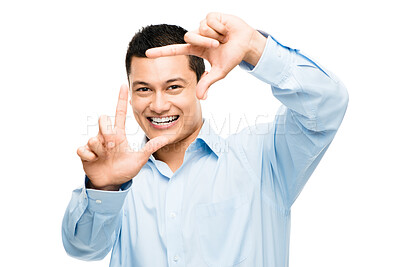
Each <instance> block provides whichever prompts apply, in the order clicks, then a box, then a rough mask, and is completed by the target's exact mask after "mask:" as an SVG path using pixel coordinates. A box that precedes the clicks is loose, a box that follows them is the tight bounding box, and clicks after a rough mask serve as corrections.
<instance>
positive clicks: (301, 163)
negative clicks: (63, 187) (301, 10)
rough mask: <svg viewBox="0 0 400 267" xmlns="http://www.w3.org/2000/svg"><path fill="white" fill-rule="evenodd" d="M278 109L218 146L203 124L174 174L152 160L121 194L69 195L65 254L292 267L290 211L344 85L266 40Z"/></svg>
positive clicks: (336, 115) (138, 261) (257, 70)
mask: <svg viewBox="0 0 400 267" xmlns="http://www.w3.org/2000/svg"><path fill="white" fill-rule="evenodd" d="M241 67H242V68H243V69H245V70H246V71H248V72H249V73H251V74H252V75H254V76H255V77H257V78H259V79H260V80H262V81H264V82H265V83H268V84H270V85H271V88H272V92H273V95H274V96H275V97H276V98H277V99H278V100H279V101H281V102H282V104H283V105H282V107H281V109H280V110H279V112H278V114H277V115H276V117H275V120H274V121H273V122H272V123H268V124H260V125H255V126H252V127H249V128H245V129H244V130H242V131H241V132H239V133H237V134H234V135H231V136H229V137H228V138H226V139H224V138H222V137H220V136H219V135H217V134H216V133H215V132H214V131H213V129H212V128H211V127H210V124H209V122H208V121H207V120H205V122H204V123H203V126H202V129H201V131H200V133H199V135H198V136H197V138H196V140H195V141H194V142H193V143H192V144H191V145H190V146H189V147H188V149H187V151H186V152H185V157H184V161H183V164H182V166H181V167H180V168H179V169H178V170H177V171H176V172H175V173H174V172H172V171H171V170H170V168H169V167H168V165H167V164H166V163H164V162H162V161H159V160H157V159H155V158H154V157H153V156H151V157H150V159H149V160H148V162H147V163H146V164H145V165H144V167H143V168H142V169H141V171H140V172H139V174H138V175H137V176H136V177H134V178H133V179H132V181H131V182H128V183H126V184H124V185H123V186H122V188H121V190H120V191H116V192H109V191H100V190H93V189H86V188H85V186H83V187H82V188H79V189H77V190H75V191H73V194H72V199H71V201H70V204H69V206H68V207H67V210H66V213H65V216H64V220H63V225H62V235H63V243H64V247H65V249H66V251H67V253H68V254H69V255H71V256H73V257H76V258H79V259H83V260H98V259H102V258H104V257H105V256H106V255H107V254H108V253H109V252H110V251H111V250H112V252H111V253H112V254H111V261H110V266H112V267H116V266H127V267H163V266H170V267H175V266H176V267H178V266H179V267H183V266H191V267H202V266H210V267H222V266H223V267H227V266H235V267H239V266H246V267H261V266H268V267H284V266H288V249H289V233H290V208H291V206H292V204H293V202H294V201H295V199H296V198H297V196H298V194H299V193H300V191H301V190H302V188H303V186H304V185H305V183H306V182H307V180H308V178H309V177H310V175H311V174H312V172H313V171H314V169H315V167H316V166H317V164H318V162H319V161H320V160H321V158H322V156H323V154H324V153H325V151H326V150H327V148H328V146H329V144H330V143H331V141H332V139H333V137H334V135H335V133H336V131H337V129H338V127H339V125H340V123H341V121H342V119H343V116H344V114H345V110H346V107H347V103H348V95H347V91H346V89H345V87H344V86H343V84H342V83H341V82H340V81H339V80H338V79H337V78H336V77H335V76H334V75H333V74H332V73H330V72H329V71H327V70H325V69H323V68H322V67H321V66H319V65H318V64H316V63H315V62H314V61H312V60H311V59H309V58H308V57H306V56H304V55H303V54H302V53H300V51H298V50H295V49H291V48H289V47H286V46H283V45H281V44H279V43H278V42H277V41H276V40H275V39H274V38H273V37H272V36H269V37H268V38H267V44H266V47H265V50H264V52H263V54H262V57H261V58H260V60H259V62H258V64H257V65H256V66H251V65H249V64H247V63H246V62H242V63H241Z"/></svg>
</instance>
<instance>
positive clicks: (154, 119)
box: [150, 116, 178, 125]
mask: <svg viewBox="0 0 400 267" xmlns="http://www.w3.org/2000/svg"><path fill="white" fill-rule="evenodd" d="M177 118H178V116H169V117H162V118H159V117H150V120H151V122H152V123H154V124H157V125H165V124H168V123H171V122H172V121H174V120H176V119H177Z"/></svg>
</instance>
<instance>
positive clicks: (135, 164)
mask: <svg viewBox="0 0 400 267" xmlns="http://www.w3.org/2000/svg"><path fill="white" fill-rule="evenodd" d="M127 106H128V87H127V86H126V85H123V86H121V90H120V93H119V98H118V104H117V110H116V114H115V123H114V127H112V123H111V119H110V118H109V117H108V116H105V115H103V116H101V117H100V119H99V133H98V135H97V136H96V137H92V138H90V139H89V141H88V143H87V144H86V145H85V146H82V147H79V148H78V151H77V153H78V156H79V157H80V158H81V160H82V164H83V169H84V170H85V173H86V175H87V176H88V177H89V179H90V182H91V187H93V188H94V189H100V190H110V191H111V190H119V188H120V186H121V185H122V184H123V183H125V182H128V181H129V180H131V179H132V178H133V177H135V176H136V175H137V174H138V173H139V171H140V169H141V168H142V167H143V165H144V164H146V162H147V160H148V159H149V157H150V156H151V154H153V153H154V152H156V151H157V150H158V149H160V148H161V147H163V146H165V145H166V144H168V142H169V139H168V138H167V137H166V136H158V137H156V138H153V139H151V140H150V141H148V142H147V143H146V145H145V146H144V147H143V148H142V149H141V150H140V151H133V150H132V149H131V147H130V146H129V144H128V141H127V139H126V134H125V120H126V111H127Z"/></svg>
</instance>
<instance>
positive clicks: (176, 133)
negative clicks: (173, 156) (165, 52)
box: [129, 56, 202, 144]
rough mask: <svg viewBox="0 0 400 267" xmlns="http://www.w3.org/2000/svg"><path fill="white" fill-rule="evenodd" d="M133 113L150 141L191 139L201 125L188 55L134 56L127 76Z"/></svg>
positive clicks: (175, 142)
mask: <svg viewBox="0 0 400 267" xmlns="http://www.w3.org/2000/svg"><path fill="white" fill-rule="evenodd" d="M129 82H130V86H129V87H130V90H131V92H132V98H131V101H130V103H131V105H132V109H133V114H134V116H135V118H136V121H137V122H138V123H139V125H140V127H141V128H142V129H143V131H144V132H145V133H146V135H147V137H148V138H149V139H152V138H154V137H156V136H160V135H169V136H172V137H173V138H172V143H174V144H177V143H179V142H182V141H185V140H192V139H193V140H194V139H195V137H196V136H197V133H198V131H199V130H200V128H201V125H202V114H201V106H200V102H199V100H198V99H197V97H196V85H197V79H196V74H195V72H194V71H193V70H191V69H190V68H189V60H188V57H187V56H174V57H162V58H157V59H149V58H143V57H133V58H132V61H131V71H130V75H129Z"/></svg>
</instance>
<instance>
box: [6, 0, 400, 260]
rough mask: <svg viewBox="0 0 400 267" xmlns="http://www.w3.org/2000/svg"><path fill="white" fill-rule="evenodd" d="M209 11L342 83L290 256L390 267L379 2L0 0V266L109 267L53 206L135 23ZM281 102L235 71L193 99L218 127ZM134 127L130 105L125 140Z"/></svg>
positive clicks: (389, 36)
mask: <svg viewBox="0 0 400 267" xmlns="http://www.w3.org/2000/svg"><path fill="white" fill-rule="evenodd" d="M210 11H220V12H224V13H231V14H235V15H237V16H239V17H241V18H243V19H244V20H245V21H246V22H248V23H249V24H250V25H251V26H253V27H254V28H257V29H262V30H265V31H266V32H268V33H270V34H272V35H274V36H275V37H276V39H278V40H279V41H280V42H281V43H283V44H286V45H288V46H291V47H293V48H298V49H300V50H301V51H304V52H305V53H306V54H307V55H310V56H311V57H313V58H314V59H316V61H317V62H319V63H320V64H322V65H323V66H325V67H327V68H328V69H330V70H331V71H333V72H334V73H335V74H337V76H339V77H340V78H341V79H342V81H343V82H344V83H345V84H346V86H347V88H348V91H349V94H350V104H349V108H348V112H347V114H346V117H345V119H344V122H343V124H342V127H341V129H340V130H339V132H338V134H337V136H336V139H335V140H334V141H333V143H332V145H331V147H330V149H329V150H328V152H327V153H326V155H325V157H324V159H323V160H322V162H321V164H320V165H319V167H318V168H317V170H316V171H315V173H314V175H313V176H312V177H311V179H310V181H309V183H308V184H307V185H306V187H305V189H304V190H303V192H302V194H301V195H300V197H299V198H298V199H297V201H296V203H295V204H294V206H293V209H292V233H291V245H290V250H291V251H290V266H291V267H303V266H307V267H312V266H315V267H320V266H326V267H327V266H334V267H337V266H351V267H353V266H364V267H365V266H374V267H376V266H385V267H391V266H397V267H398V266H400V256H399V251H400V230H399V228H400V215H399V213H400V209H399V204H400V194H399V189H400V182H399V178H400V174H399V170H398V166H399V164H400V162H399V159H400V157H399V154H398V151H399V149H400V142H399V126H398V124H399V122H400V120H399V115H400V112H399V99H398V98H399V96H400V94H399V90H400V88H399V85H398V83H397V80H398V79H397V78H396V77H398V73H399V71H400V68H399V65H398V62H399V60H400V56H399V47H400V42H399V37H398V36H399V30H398V25H400V23H399V22H400V21H399V19H398V7H397V6H396V4H395V1H387V0H381V1H349V0H347V1H345V0H337V1H317V0H305V1H289V0H288V1H282V0H281V1H277V0H276V1H268V0H265V1H253V0H246V1H237V2H236V1H232V0H230V1H216V0H203V1H181V2H179V1H168V0H166V1H132V0H131V1H27V0H26V1H2V2H1V4H0V108H1V113H0V116H1V125H0V127H1V128H0V129H1V130H0V135H1V136H0V137H1V139H0V142H1V146H0V147H1V150H0V151H1V156H2V157H1V161H0V162H1V163H0V164H1V168H0V178H1V180H0V186H1V187H0V188H1V189H0V190H1V193H0V205H1V209H0V210H1V219H0V231H1V233H0V243H1V250H0V253H1V257H0V265H1V266H86V267H89V266H108V260H109V256H107V257H106V259H105V260H103V261H101V262H93V263H92V262H81V261H78V260H75V259H72V258H70V257H69V256H67V255H66V253H65V252H64V249H63V247H62V242H61V221H62V217H63V214H64V211H65V208H66V206H67V204H68V201H69V199H70V196H71V192H72V190H73V189H74V188H76V187H78V186H80V185H81V184H82V183H83V170H82V167H81V163H80V160H79V158H78V156H77V155H76V149H77V147H78V146H80V145H83V144H85V143H86V141H87V139H88V138H89V137H90V136H93V135H95V134H96V131H97V129H96V127H97V126H96V124H97V118H98V116H99V115H101V114H107V115H110V116H113V115H114V110H115V105H116V100H117V96H118V91H119V86H120V85H121V84H122V83H125V82H126V78H125V77H126V76H125V69H124V57H125V52H126V48H127V45H128V42H129V41H130V39H131V37H132V36H133V34H134V33H135V32H136V31H137V30H138V29H139V28H140V27H142V26H145V25H148V24H157V23H170V24H178V25H181V26H183V27H185V28H187V29H189V30H191V29H194V28H196V27H197V26H198V23H199V22H200V20H201V19H203V18H204V17H205V15H206V14H207V13H208V12H210ZM278 104H279V103H277V101H276V100H274V99H273V98H272V95H271V93H270V90H269V87H268V86H265V85H264V84H262V83H261V82H259V81H258V80H256V79H255V78H254V77H252V76H250V75H248V74H246V73H245V72H243V71H241V70H240V69H238V68H237V69H235V70H234V71H233V72H232V73H231V74H230V75H228V77H227V78H226V79H225V80H223V81H220V82H218V83H217V84H215V85H214V86H213V87H212V88H211V90H210V92H209V97H208V100H207V101H205V102H204V103H203V107H204V113H205V116H208V117H209V118H210V117H211V118H212V119H213V120H214V121H215V123H216V124H215V125H218V122H220V123H221V122H223V121H224V120H225V119H227V121H229V122H230V127H231V128H224V129H221V131H222V132H221V133H222V134H223V135H226V134H229V133H232V132H234V131H236V129H237V128H241V127H244V126H246V124H253V123H254V122H255V121H256V119H257V118H261V120H271V119H272V118H273V115H274V112H275V111H276V109H277V107H278ZM261 120H260V121H261ZM137 129H138V127H137V125H136V124H135V122H134V119H133V118H132V112H131V111H130V113H129V115H128V133H129V138H130V139H131V140H134V139H135V138H136V137H135V133H136V132H138V131H137ZM139 134H140V133H139ZM151 267H153V266H151Z"/></svg>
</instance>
